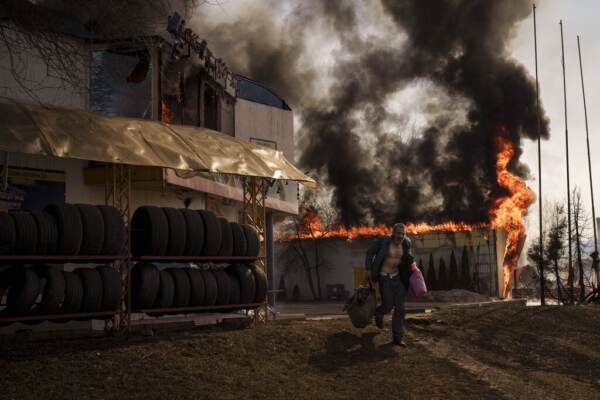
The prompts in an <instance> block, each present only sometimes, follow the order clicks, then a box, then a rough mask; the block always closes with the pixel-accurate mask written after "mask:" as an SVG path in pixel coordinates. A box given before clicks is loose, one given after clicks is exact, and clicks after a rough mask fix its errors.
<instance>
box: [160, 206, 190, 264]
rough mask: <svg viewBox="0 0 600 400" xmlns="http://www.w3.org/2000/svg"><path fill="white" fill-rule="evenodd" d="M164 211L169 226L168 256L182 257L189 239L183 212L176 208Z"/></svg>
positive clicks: (168, 208)
mask: <svg viewBox="0 0 600 400" xmlns="http://www.w3.org/2000/svg"><path fill="white" fill-rule="evenodd" d="M163 211H164V213H165V215H166V217H167V223H168V225H169V243H168V245H167V253H166V254H167V255H169V256H182V255H183V253H184V251H185V245H186V243H185V242H186V237H187V231H186V225H185V218H184V217H183V214H182V213H181V211H179V210H177V209H176V208H170V207H164V208H163Z"/></svg>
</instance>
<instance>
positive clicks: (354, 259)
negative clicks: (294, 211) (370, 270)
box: [274, 229, 504, 300]
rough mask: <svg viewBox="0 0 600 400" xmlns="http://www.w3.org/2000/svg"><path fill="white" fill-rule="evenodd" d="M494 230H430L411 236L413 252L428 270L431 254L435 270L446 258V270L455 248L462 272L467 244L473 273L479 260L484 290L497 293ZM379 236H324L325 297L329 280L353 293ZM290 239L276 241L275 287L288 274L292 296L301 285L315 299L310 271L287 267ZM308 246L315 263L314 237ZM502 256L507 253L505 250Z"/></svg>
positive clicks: (304, 296) (307, 297)
mask: <svg viewBox="0 0 600 400" xmlns="http://www.w3.org/2000/svg"><path fill="white" fill-rule="evenodd" d="M495 237H496V236H495V235H494V233H493V231H489V230H487V229H486V230H480V231H474V232H473V233H471V234H467V233H455V234H448V233H442V232H440V233H438V232H434V233H430V234H424V235H418V236H411V240H412V243H413V254H414V256H415V260H416V261H417V263H418V262H420V261H422V263H423V266H424V271H423V272H424V273H426V271H427V269H428V268H429V265H428V264H429V255H430V254H432V255H433V257H434V265H435V270H436V272H437V270H438V267H439V260H440V259H441V258H442V259H444V262H445V263H446V273H448V272H449V268H450V256H451V252H452V251H454V253H455V257H456V261H457V264H458V272H459V274H460V262H461V256H462V251H463V247H464V246H467V251H468V252H469V262H470V265H471V269H470V270H471V273H473V271H474V266H475V264H476V263H478V264H479V274H480V275H479V276H480V285H481V288H482V289H484V290H482V293H483V294H490V293H489V291H490V290H491V292H492V293H491V294H492V295H496V293H497V292H496V291H497V286H496V284H497V283H496V279H497V277H496V271H497V270H499V272H502V267H501V264H500V267H498V266H497V263H496V244H495V240H496V239H495ZM374 240H375V238H358V239H355V240H354V241H352V242H348V241H346V240H345V239H328V240H322V241H321V242H320V244H319V246H320V247H319V252H320V255H321V257H322V260H323V261H324V263H325V266H323V267H322V269H321V291H322V295H323V297H325V296H326V286H327V285H328V284H343V285H344V287H345V289H346V290H348V291H349V292H350V293H352V290H353V289H354V287H355V282H354V268H364V260H365V256H366V250H367V248H368V247H369V246H370V245H371V244H372V243H373V241H374ZM286 246H287V243H286V242H276V243H275V280H274V282H275V289H279V281H280V279H281V276H282V275H283V276H284V280H285V287H286V291H287V296H288V300H289V299H291V294H292V289H293V287H294V286H295V285H298V287H299V289H300V296H301V299H302V300H312V294H311V292H310V288H309V285H308V280H307V278H306V273H305V271H304V270H303V269H302V268H286V262H285V256H283V253H284V252H285V249H286ZM303 246H304V248H305V249H306V252H307V254H308V257H309V258H310V259H311V263H312V265H314V261H313V260H314V244H313V243H312V242H311V241H305V242H304V243H303ZM502 257H504V255H503V254H502ZM313 282H314V283H315V285H316V279H315V275H314V273H313Z"/></svg>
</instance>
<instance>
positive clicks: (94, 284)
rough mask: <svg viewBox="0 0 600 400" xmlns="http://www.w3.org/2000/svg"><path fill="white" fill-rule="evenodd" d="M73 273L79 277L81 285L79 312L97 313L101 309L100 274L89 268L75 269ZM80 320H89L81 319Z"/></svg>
mask: <svg viewBox="0 0 600 400" xmlns="http://www.w3.org/2000/svg"><path fill="white" fill-rule="evenodd" d="M74 272H75V274H76V275H78V276H79V278H80V279H81V283H82V284H83V299H82V301H81V312H82V313H95V312H99V311H100V309H101V308H102V277H101V276H100V273H99V272H98V271H96V270H95V269H91V268H77V269H76V270H75V271H74ZM81 319H89V318H85V317H82V318H81Z"/></svg>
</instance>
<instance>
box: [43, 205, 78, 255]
mask: <svg viewBox="0 0 600 400" xmlns="http://www.w3.org/2000/svg"><path fill="white" fill-rule="evenodd" d="M44 211H46V212H47V213H48V214H50V215H52V217H53V218H54V221H55V222H56V228H57V230H58V243H57V248H56V253H57V254H59V255H62V256H76V255H77V254H79V250H80V249H81V243H82V241H83V224H82V222H81V215H80V214H79V211H78V210H77V207H75V206H74V205H72V204H50V205H48V206H47V207H46V208H45V209H44Z"/></svg>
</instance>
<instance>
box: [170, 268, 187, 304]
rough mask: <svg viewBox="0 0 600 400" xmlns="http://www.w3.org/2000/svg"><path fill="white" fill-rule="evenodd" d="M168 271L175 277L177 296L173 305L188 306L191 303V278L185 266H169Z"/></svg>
mask: <svg viewBox="0 0 600 400" xmlns="http://www.w3.org/2000/svg"><path fill="white" fill-rule="evenodd" d="M167 271H168V272H169V273H170V274H171V276H172V277H173V282H174V283H175V296H174V297H173V307H187V306H189V305H190V293H191V291H192V288H191V286H190V279H189V278H188V274H187V272H185V269H184V268H168V269H167Z"/></svg>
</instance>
